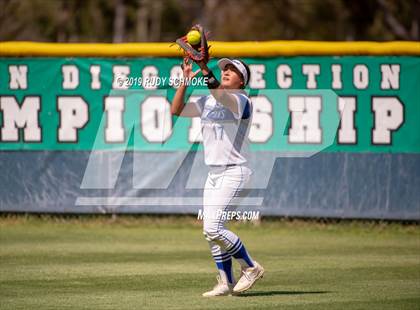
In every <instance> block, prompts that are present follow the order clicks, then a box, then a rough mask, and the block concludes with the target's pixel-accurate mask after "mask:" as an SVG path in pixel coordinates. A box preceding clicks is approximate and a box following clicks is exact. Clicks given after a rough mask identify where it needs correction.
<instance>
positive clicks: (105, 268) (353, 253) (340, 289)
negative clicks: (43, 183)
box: [0, 216, 420, 310]
mask: <svg viewBox="0 0 420 310" xmlns="http://www.w3.org/2000/svg"><path fill="white" fill-rule="evenodd" d="M200 224H201V223H200V222H198V221H196V220H194V219H191V218H185V217H184V218H148V217H119V218H117V219H116V220H111V219H110V218H100V217H99V218H98V217H94V218H92V217H88V218H83V217H82V218H70V219H64V218H61V217H44V218H39V217H32V216H30V217H23V216H8V217H5V216H2V217H0V244H1V247H0V308H1V309H14V310H15V309H420V228H419V226H415V225H411V226H403V225H400V224H371V223H366V222H364V223H361V222H351V223H349V222H347V223H339V224H321V223H316V222H304V221H293V222H292V221H263V222H262V223H261V224H260V225H253V224H251V223H234V224H233V225H231V227H232V230H234V231H236V232H238V233H239V235H240V236H241V237H242V240H243V241H244V243H245V244H246V245H247V247H248V249H249V251H250V253H251V255H252V256H253V257H254V258H255V259H256V260H257V261H259V262H260V263H261V264H262V265H263V266H264V267H265V269H266V275H265V277H264V278H263V279H262V280H261V281H260V282H258V283H257V284H256V285H255V287H254V288H253V289H252V290H250V291H249V292H248V293H245V294H243V296H241V297H231V296H228V297H219V298H212V299H206V298H203V297H201V294H202V292H204V291H206V290H208V289H210V288H211V287H213V285H214V284H215V281H216V280H215V276H216V271H215V266H214V263H213V262H212V260H211V257H210V253H209V250H208V246H207V244H206V242H205V240H204V238H203V236H202V233H201V227H200ZM235 268H236V271H238V268H239V267H238V265H237V264H236V263H235ZM236 274H237V272H236Z"/></svg>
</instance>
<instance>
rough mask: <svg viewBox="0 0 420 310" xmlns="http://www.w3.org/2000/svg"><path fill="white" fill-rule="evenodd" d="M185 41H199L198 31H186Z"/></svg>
mask: <svg viewBox="0 0 420 310" xmlns="http://www.w3.org/2000/svg"><path fill="white" fill-rule="evenodd" d="M187 41H188V43H190V44H191V45H197V44H199V43H200V41H201V35H200V32H199V31H197V30H191V31H190V32H188V33H187Z"/></svg>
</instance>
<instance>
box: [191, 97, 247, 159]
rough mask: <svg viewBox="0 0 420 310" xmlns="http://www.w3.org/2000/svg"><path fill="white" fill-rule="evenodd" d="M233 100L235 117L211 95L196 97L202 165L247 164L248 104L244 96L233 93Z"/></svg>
mask: <svg viewBox="0 0 420 310" xmlns="http://www.w3.org/2000/svg"><path fill="white" fill-rule="evenodd" d="M234 97H235V98H236V99H237V103H238V111H239V113H233V112H232V111H231V110H230V109H229V108H227V107H225V106H224V105H223V104H221V103H220V102H217V101H216V99H215V98H214V97H213V96H212V95H209V96H203V97H200V98H199V99H198V100H197V101H196V102H195V104H196V106H197V108H198V110H199V111H200V113H201V128H202V135H203V146H204V161H205V163H206V165H209V166H226V165H240V164H244V163H246V161H247V160H246V153H247V149H248V132H249V127H250V125H251V119H252V104H251V100H250V99H249V98H248V96H246V95H245V94H244V93H236V94H234Z"/></svg>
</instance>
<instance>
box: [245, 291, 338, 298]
mask: <svg viewBox="0 0 420 310" xmlns="http://www.w3.org/2000/svg"><path fill="white" fill-rule="evenodd" d="M328 293H331V292H330V291H261V292H249V293H242V294H240V295H237V297H252V296H274V295H306V294H328Z"/></svg>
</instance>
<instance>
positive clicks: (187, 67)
mask: <svg viewBox="0 0 420 310" xmlns="http://www.w3.org/2000/svg"><path fill="white" fill-rule="evenodd" d="M192 67H193V64H192V62H191V61H190V60H189V59H188V57H185V58H184V61H183V62H182V73H183V74H184V79H192V78H194V77H195V76H196V75H197V74H198V73H199V72H200V69H198V70H197V71H193V69H192Z"/></svg>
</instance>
